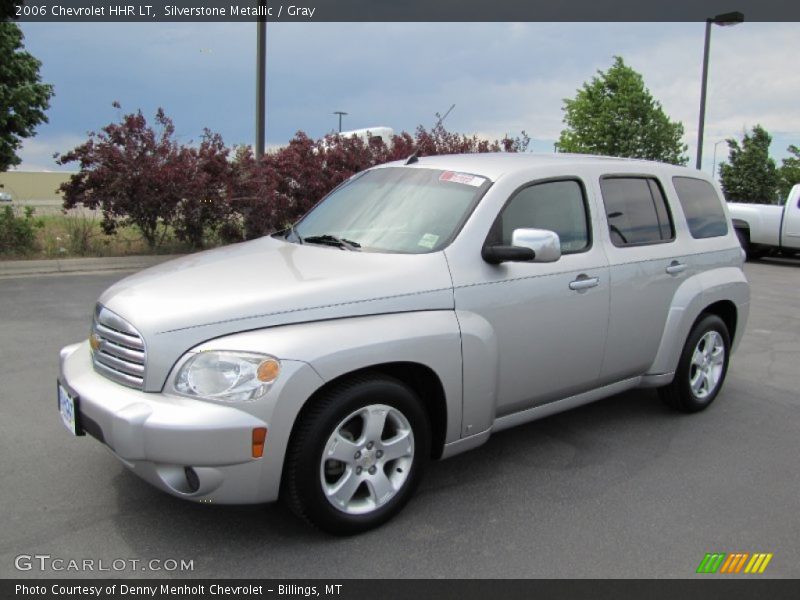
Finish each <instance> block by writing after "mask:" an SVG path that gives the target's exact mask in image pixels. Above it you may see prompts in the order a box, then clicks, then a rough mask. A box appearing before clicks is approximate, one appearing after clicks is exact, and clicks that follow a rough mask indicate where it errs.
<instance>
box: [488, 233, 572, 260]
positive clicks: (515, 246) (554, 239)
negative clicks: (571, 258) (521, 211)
mask: <svg viewBox="0 0 800 600" xmlns="http://www.w3.org/2000/svg"><path fill="white" fill-rule="evenodd" d="M481 256H482V257H483V260H485V261H486V262H488V263H489V264H492V265H499V264H500V263H503V262H555V261H557V260H558V259H559V258H561V241H560V240H559V239H558V234H557V233H556V232H554V231H548V230H547V229H515V230H514V233H513V234H512V235H511V246H503V245H500V244H496V245H489V246H484V247H483V250H482V251H481Z"/></svg>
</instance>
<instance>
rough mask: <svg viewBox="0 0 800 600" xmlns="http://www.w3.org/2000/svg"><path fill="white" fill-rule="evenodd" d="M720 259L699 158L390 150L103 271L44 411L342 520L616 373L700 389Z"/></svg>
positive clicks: (141, 455) (177, 488) (721, 295)
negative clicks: (258, 228)
mask: <svg viewBox="0 0 800 600" xmlns="http://www.w3.org/2000/svg"><path fill="white" fill-rule="evenodd" d="M742 262H743V253H742V250H741V248H740V246H739V242H738V240H737V238H736V235H735V233H734V230H733V227H732V226H731V222H730V218H729V216H728V214H727V209H726V207H725V204H724V203H723V202H722V201H721V200H720V195H719V193H718V191H717V189H716V187H715V185H714V183H713V182H712V181H711V180H710V179H709V177H708V176H706V175H704V174H703V173H701V172H699V171H695V170H690V169H686V168H680V167H673V166H669V165H665V164H656V163H650V162H644V161H632V160H619V159H608V158H596V157H586V156H569V155H553V156H535V155H530V154H528V155H514V154H496V155H467V156H438V157H430V158H421V159H416V158H412V159H409V161H406V162H405V163H404V162H397V163H391V164H387V165H384V166H381V167H377V168H373V169H370V170H368V171H365V172H363V173H359V174H357V175H355V176H353V177H352V178H351V179H350V180H348V181H347V182H345V183H344V184H343V185H341V186H339V187H338V188H337V189H335V190H334V191H333V192H331V193H330V194H329V195H328V196H327V197H326V198H324V199H323V200H322V201H321V202H320V203H319V204H318V205H317V206H316V207H315V208H314V209H312V210H311V211H310V212H309V213H308V214H307V215H305V216H304V217H303V218H302V219H301V220H300V221H298V222H297V223H296V224H295V225H293V226H292V227H290V228H288V229H287V230H285V231H282V232H279V233H277V234H274V235H272V236H267V237H264V238H261V239H258V240H254V241H251V242H246V243H243V244H238V245H235V246H229V247H225V248H220V249H217V250H212V251H209V252H203V253H201V254H196V255H192V256H186V257H184V258H180V259H178V260H174V261H171V262H168V263H165V264H163V265H160V266H158V267H155V268H151V269H148V270H146V271H143V272H141V273H137V274H136V275H133V276H131V277H128V278H126V279H123V280H122V281H120V282H119V283H117V284H115V285H113V286H112V287H111V288H109V289H108V290H107V291H106V292H105V293H104V294H103V295H102V296H101V298H100V300H99V302H98V304H97V307H96V310H95V317H94V324H93V327H92V331H91V336H90V338H89V340H87V341H86V342H83V343H81V344H75V345H72V346H68V347H66V348H64V349H63V350H62V351H61V374H60V378H59V407H60V412H61V415H62V418H63V420H64V422H65V424H66V425H67V427H68V428H69V430H70V431H71V432H72V433H73V434H75V435H81V434H83V433H88V434H90V435H92V436H94V437H95V438H97V439H98V440H100V441H101V442H103V443H104V444H105V445H106V446H107V447H108V448H110V449H111V451H112V452H113V453H114V454H115V455H116V456H117V457H118V458H119V459H120V460H121V462H122V463H123V464H124V465H125V466H126V467H128V468H129V469H131V470H132V471H134V472H135V473H137V474H138V475H139V476H141V477H142V478H144V479H145V480H147V481H149V482H150V483H152V484H153V485H155V486H156V487H158V488H160V489H162V490H164V491H166V492H168V493H170V494H173V495H175V496H178V497H181V498H186V499H188V500H193V501H195V502H213V503H262V502H269V501H273V500H276V499H277V498H279V497H282V498H283V499H284V500H285V501H286V502H287V503H288V505H289V506H290V507H291V508H292V510H293V511H294V512H296V513H297V514H298V515H300V516H301V517H304V518H305V519H307V520H308V521H310V522H312V523H314V524H315V525H317V526H318V527H320V528H322V529H324V530H327V531H330V532H333V533H345V534H347V533H355V532H359V531H363V530H365V529H368V528H371V527H374V526H377V525H379V524H381V523H383V522H385V521H386V520H387V519H389V518H390V517H391V516H392V515H394V514H395V513H397V512H398V511H399V510H400V509H401V508H402V506H403V505H404V504H405V503H406V502H407V501H408V499H409V498H410V496H411V495H412V493H413V490H414V488H415V487H416V486H417V484H418V483H419V481H420V478H421V476H422V473H423V469H424V468H425V464H426V462H427V461H428V460H429V459H438V458H447V457H450V456H453V455H455V454H458V453H460V452H464V451H465V450H470V449H472V448H475V447H477V446H480V445H481V444H483V443H484V442H486V440H487V439H488V438H489V436H490V435H491V434H492V433H493V432H496V431H500V430H502V429H506V428H508V427H513V426H514V425H519V424H521V423H525V422H528V421H531V420H534V419H539V418H542V417H545V416H547V415H551V414H553V413H556V412H559V411H563V410H566V409H569V408H572V407H575V406H578V405H581V404H585V403H587V402H592V401H594V400H598V399H600V398H603V397H606V396H609V395H612V394H617V393H619V392H622V391H624V390H629V389H632V388H643V387H658V388H659V390H660V392H661V395H662V397H663V399H664V400H665V401H666V402H667V403H668V404H670V405H671V406H673V407H675V408H676V409H678V410H682V411H686V412H694V411H699V410H702V409H704V408H706V407H707V406H708V405H709V404H711V402H712V401H713V400H714V398H715V397H716V396H717V395H718V393H719V391H720V388H721V387H722V383H723V381H724V379H725V373H726V370H727V367H728V359H729V356H730V354H731V352H732V351H733V349H734V348H735V347H736V345H737V344H738V342H739V339H740V338H741V332H742V331H743V330H744V326H745V322H746V320H747V314H748V306H749V287H748V283H747V280H746V279H745V276H744V274H743V273H742V269H741V266H742Z"/></svg>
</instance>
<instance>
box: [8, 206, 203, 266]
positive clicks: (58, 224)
mask: <svg viewBox="0 0 800 600" xmlns="http://www.w3.org/2000/svg"><path fill="white" fill-rule="evenodd" d="M34 219H35V220H36V222H37V223H38V225H37V227H36V229H35V239H34V242H33V248H32V249H31V250H29V251H27V252H24V253H22V252H14V251H10V252H9V251H6V252H2V253H0V258H3V259H19V258H26V259H41V258H76V257H83V256H94V257H102V256H137V255H150V254H185V253H188V252H191V251H192V249H191V248H190V247H189V246H188V245H187V244H185V243H183V242H180V241H178V240H177V239H176V238H175V235H174V232H173V231H172V230H171V229H168V230H167V231H166V234H165V236H164V241H163V242H162V243H161V244H160V245H159V246H158V247H156V248H155V249H151V248H149V247H148V245H147V242H146V241H145V240H144V238H143V237H142V234H141V233H140V232H139V230H138V229H137V228H136V227H133V226H128V227H120V228H119V229H118V230H117V232H116V233H115V234H113V235H106V234H105V233H104V232H103V230H102V228H101V227H100V220H101V217H100V215H99V214H97V213H95V212H94V211H90V210H86V209H82V208H77V209H73V210H70V211H67V212H66V213H62V214H47V215H43V216H36V215H35V214H34ZM215 245H216V244H215Z"/></svg>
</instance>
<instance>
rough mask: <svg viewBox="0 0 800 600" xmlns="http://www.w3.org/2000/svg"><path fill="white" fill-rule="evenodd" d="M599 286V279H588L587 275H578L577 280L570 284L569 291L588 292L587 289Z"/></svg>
mask: <svg viewBox="0 0 800 600" xmlns="http://www.w3.org/2000/svg"><path fill="white" fill-rule="evenodd" d="M599 284H600V278H599V277H589V276H588V275H585V274H581V275H578V278H577V279H576V280H575V281H571V282H570V284H569V289H571V290H577V291H580V290H588V289H589V288H593V287H596V286H597V285H599Z"/></svg>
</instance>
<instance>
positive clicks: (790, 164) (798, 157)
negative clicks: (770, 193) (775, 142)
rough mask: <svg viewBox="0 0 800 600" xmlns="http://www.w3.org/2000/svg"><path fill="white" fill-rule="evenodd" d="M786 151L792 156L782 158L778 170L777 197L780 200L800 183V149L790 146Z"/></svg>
mask: <svg viewBox="0 0 800 600" xmlns="http://www.w3.org/2000/svg"><path fill="white" fill-rule="evenodd" d="M787 150H788V151H789V153H790V154H793V155H794V156H790V157H789V158H784V159H783V164H781V167H780V169H778V197H779V198H780V199H782V200H784V199H786V197H787V196H788V195H789V192H790V191H791V189H792V186H794V185H795V184H797V183H800V148H798V147H797V146H795V145H791V146H789V147H788V148H787Z"/></svg>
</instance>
